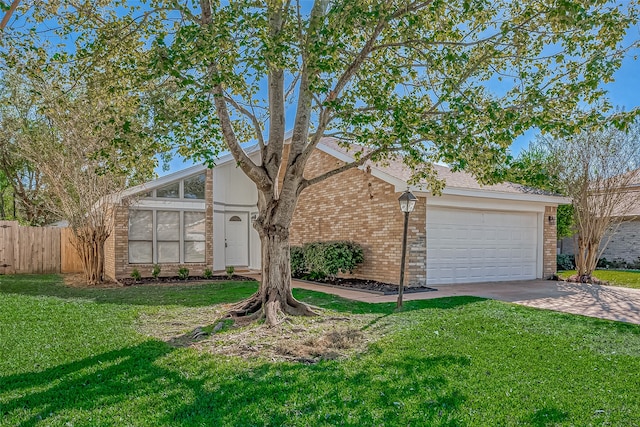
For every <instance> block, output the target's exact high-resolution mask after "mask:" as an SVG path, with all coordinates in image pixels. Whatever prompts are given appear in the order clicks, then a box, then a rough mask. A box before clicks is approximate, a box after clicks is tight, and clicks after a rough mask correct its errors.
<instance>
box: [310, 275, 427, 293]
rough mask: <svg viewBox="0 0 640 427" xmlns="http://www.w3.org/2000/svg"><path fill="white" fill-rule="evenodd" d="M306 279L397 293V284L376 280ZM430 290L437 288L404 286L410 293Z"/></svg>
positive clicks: (339, 286)
mask: <svg viewBox="0 0 640 427" xmlns="http://www.w3.org/2000/svg"><path fill="white" fill-rule="evenodd" d="M307 281H309V282H311V283H315V284H318V285H327V286H332V287H337V288H345V289H357V290H362V291H373V292H379V293H382V294H383V295H395V294H397V293H398V285H392V284H390V283H384V282H378V281H376V280H366V279H354V278H337V279H333V280H331V279H323V280H314V281H311V280H307ZM432 291H437V289H435V288H430V287H428V286H422V285H421V286H411V287H409V288H408V287H405V288H404V293H405V294H412V293H417V292H432Z"/></svg>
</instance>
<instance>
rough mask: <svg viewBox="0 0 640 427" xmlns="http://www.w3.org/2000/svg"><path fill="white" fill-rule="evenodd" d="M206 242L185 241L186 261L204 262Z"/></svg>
mask: <svg viewBox="0 0 640 427" xmlns="http://www.w3.org/2000/svg"><path fill="white" fill-rule="evenodd" d="M204 247H205V244H204V242H184V262H204Z"/></svg>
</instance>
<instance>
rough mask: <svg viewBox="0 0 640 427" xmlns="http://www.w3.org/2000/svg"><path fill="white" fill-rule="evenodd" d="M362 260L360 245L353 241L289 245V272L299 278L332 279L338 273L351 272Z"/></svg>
mask: <svg viewBox="0 0 640 427" xmlns="http://www.w3.org/2000/svg"><path fill="white" fill-rule="evenodd" d="M363 261H364V252H363V250H362V247H360V245H358V244H357V243H354V242H348V241H337V242H312V243H307V244H306V245H304V246H302V247H299V246H292V247H291V274H292V275H293V276H294V277H299V278H310V279H324V278H326V277H329V278H332V279H333V278H335V277H336V276H337V275H338V274H339V273H353V270H354V269H355V268H356V267H357V265H358V264H361V263H362V262H363Z"/></svg>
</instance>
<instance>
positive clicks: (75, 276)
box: [62, 273, 122, 289]
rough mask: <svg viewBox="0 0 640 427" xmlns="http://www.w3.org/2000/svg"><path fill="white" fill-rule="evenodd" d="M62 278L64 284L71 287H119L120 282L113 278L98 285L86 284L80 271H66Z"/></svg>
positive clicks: (120, 285)
mask: <svg viewBox="0 0 640 427" xmlns="http://www.w3.org/2000/svg"><path fill="white" fill-rule="evenodd" d="M62 280H63V281H64V284H65V285H66V286H69V287H71V288H91V289H109V288H121V287H122V284H120V283H118V282H114V281H113V280H106V281H104V282H103V283H100V284H99V285H88V284H87V280H86V279H85V278H84V274H81V273H66V274H63V275H62Z"/></svg>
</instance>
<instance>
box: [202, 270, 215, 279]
mask: <svg viewBox="0 0 640 427" xmlns="http://www.w3.org/2000/svg"><path fill="white" fill-rule="evenodd" d="M202 277H204V278H205V279H211V278H212V277H213V271H211V269H210V268H205V269H204V272H203V273H202Z"/></svg>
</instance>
